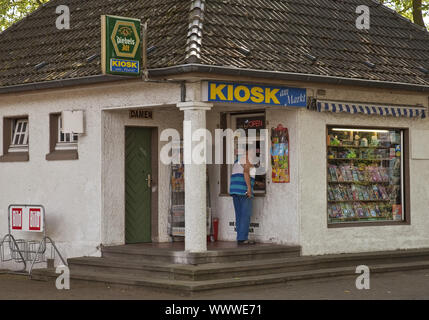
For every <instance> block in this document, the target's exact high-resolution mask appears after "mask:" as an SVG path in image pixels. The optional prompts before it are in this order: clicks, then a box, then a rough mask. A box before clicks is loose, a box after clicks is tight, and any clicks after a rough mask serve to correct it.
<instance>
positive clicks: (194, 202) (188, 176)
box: [177, 101, 213, 252]
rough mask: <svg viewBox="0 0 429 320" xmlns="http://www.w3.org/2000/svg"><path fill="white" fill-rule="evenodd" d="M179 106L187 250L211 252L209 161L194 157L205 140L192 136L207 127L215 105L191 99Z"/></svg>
mask: <svg viewBox="0 0 429 320" xmlns="http://www.w3.org/2000/svg"><path fill="white" fill-rule="evenodd" d="M177 107H178V108H180V110H182V111H183V112H184V122H183V140H184V147H183V149H184V161H185V250H186V251H189V252H205V251H207V227H206V222H207V203H206V202H207V198H206V195H207V190H206V189H207V185H206V163H205V162H204V163H202V164H198V163H195V161H194V159H192V151H193V150H194V147H195V145H197V144H200V143H201V142H198V141H197V142H194V141H192V135H193V133H194V132H195V131H196V130H198V129H206V111H207V110H210V109H211V108H212V107H213V104H210V103H204V102H198V101H191V102H181V103H178V104H177ZM204 143H205V142H204Z"/></svg>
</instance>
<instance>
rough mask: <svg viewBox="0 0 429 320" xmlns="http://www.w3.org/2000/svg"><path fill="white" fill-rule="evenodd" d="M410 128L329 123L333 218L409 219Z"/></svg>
mask: <svg viewBox="0 0 429 320" xmlns="http://www.w3.org/2000/svg"><path fill="white" fill-rule="evenodd" d="M405 135H407V136H408V132H407V131H405V130H399V129H398V130H396V129H375V128H374V129H371V128H369V129H366V128H365V129H363V128H342V127H328V134H327V177H328V183H327V186H328V190H327V191H328V194H327V199H328V223H329V225H331V226H335V225H347V224H350V223H359V222H364V223H374V222H381V223H386V222H390V223H395V222H406V221H407V216H406V212H407V208H406V191H407V190H406V183H405V182H406V180H405V170H404V167H405V162H406V161H407V157H406V153H407V152H408V148H407V146H406V145H405V141H406V139H405Z"/></svg>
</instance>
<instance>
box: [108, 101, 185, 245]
mask: <svg viewBox="0 0 429 320" xmlns="http://www.w3.org/2000/svg"><path fill="white" fill-rule="evenodd" d="M102 117H103V130H104V134H103V142H102V143H103V173H102V185H103V192H102V197H103V201H102V202H103V210H102V211H103V216H102V217H103V218H102V242H103V244H105V245H113V244H124V243H125V202H124V200H125V176H124V173H125V162H124V159H125V127H126V126H139V127H157V128H158V150H157V151H158V154H159V152H160V151H161V148H162V147H163V146H164V145H165V144H166V142H160V141H159V136H160V135H161V132H162V131H163V130H164V129H168V128H172V129H176V130H177V131H178V132H179V133H181V132H182V123H183V113H182V112H181V111H180V110H179V109H178V108H176V107H170V108H168V109H158V110H156V111H155V112H154V118H153V120H146V119H129V116H128V111H127V110H122V111H121V110H116V111H104V112H103V114H102ZM155 152H156V151H155ZM170 174H171V172H170V166H168V165H164V164H163V163H160V164H159V168H158V179H157V180H158V184H157V186H156V187H157V188H158V199H159V200H158V241H159V242H167V241H169V240H170V238H169V236H168V215H169V206H170Z"/></svg>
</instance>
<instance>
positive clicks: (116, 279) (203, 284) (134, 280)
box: [32, 261, 429, 293]
mask: <svg viewBox="0 0 429 320" xmlns="http://www.w3.org/2000/svg"><path fill="white" fill-rule="evenodd" d="M419 269H429V261H415V262H408V263H390V264H380V265H375V266H372V267H371V268H370V270H371V274H374V273H384V272H395V271H407V270H419ZM355 271H356V268H355V267H337V268H323V269H316V270H304V271H295V272H285V273H275V274H266V275H253V276H245V277H235V278H232V279H214V280H202V281H189V280H188V281H186V280H171V279H157V278H153V277H145V276H131V275H124V274H118V273H109V272H97V271H92V272H81V271H79V272H72V273H71V279H72V280H78V281H90V282H92V281H96V282H103V283H106V284H110V285H111V284H119V285H126V286H136V287H140V286H141V287H151V288H157V289H162V290H167V291H177V292H181V293H195V292H201V291H207V290H218V289H226V288H235V287H243V286H254V285H267V284H275V283H283V282H289V281H298V280H307V279H318V278H329V277H344V276H353V277H356V273H355ZM57 276H58V275H57V274H55V272H54V270H52V269H39V270H34V272H33V275H32V278H33V279H34V280H45V281H47V280H53V279H55V278H56V277H57Z"/></svg>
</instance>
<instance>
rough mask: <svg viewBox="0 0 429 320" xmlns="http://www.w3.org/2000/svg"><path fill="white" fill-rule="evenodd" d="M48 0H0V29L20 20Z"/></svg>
mask: <svg viewBox="0 0 429 320" xmlns="http://www.w3.org/2000/svg"><path fill="white" fill-rule="evenodd" d="M48 1H49V0H0V31H3V30H4V29H6V28H8V27H9V26H10V25H12V24H13V23H15V22H17V21H18V20H21V19H22V18H23V17H25V16H26V15H27V14H28V13H30V12H33V11H34V10H36V9H37V8H38V7H40V6H41V5H42V4H44V3H46V2H48Z"/></svg>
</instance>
